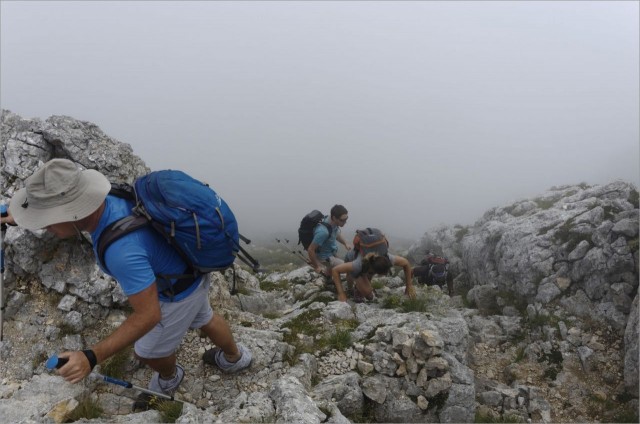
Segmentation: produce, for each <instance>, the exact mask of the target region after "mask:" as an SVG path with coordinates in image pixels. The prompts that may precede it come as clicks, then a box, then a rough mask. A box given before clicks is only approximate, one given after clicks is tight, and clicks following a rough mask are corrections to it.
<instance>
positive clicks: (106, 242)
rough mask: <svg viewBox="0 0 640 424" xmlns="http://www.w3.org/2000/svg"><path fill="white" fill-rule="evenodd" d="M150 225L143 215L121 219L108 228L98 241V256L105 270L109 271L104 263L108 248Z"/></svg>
mask: <svg viewBox="0 0 640 424" xmlns="http://www.w3.org/2000/svg"><path fill="white" fill-rule="evenodd" d="M147 225H149V220H148V219H147V218H145V217H144V216H142V215H129V216H125V217H124V218H121V219H119V220H117V221H115V222H113V223H111V224H109V225H108V226H107V228H105V229H104V230H103V231H102V234H101V235H100V239H98V247H97V249H96V252H97V254H98V261H99V262H100V265H102V267H103V268H104V269H105V270H108V268H107V265H106V264H105V262H104V255H105V253H106V251H107V248H108V247H109V246H110V245H111V243H113V242H114V241H116V240H118V239H120V238H121V237H123V236H124V235H126V234H129V233H131V232H133V231H136V230H137V229H139V228H142V227H144V226H147Z"/></svg>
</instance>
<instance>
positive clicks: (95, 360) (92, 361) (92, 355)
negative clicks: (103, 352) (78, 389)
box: [82, 349, 98, 371]
mask: <svg viewBox="0 0 640 424" xmlns="http://www.w3.org/2000/svg"><path fill="white" fill-rule="evenodd" d="M82 353H84V356H86V357H87V360H88V361H89V366H90V367H91V370H92V371H93V369H94V368H95V366H96V365H98V358H96V354H95V352H94V351H93V350H91V349H86V350H83V351H82Z"/></svg>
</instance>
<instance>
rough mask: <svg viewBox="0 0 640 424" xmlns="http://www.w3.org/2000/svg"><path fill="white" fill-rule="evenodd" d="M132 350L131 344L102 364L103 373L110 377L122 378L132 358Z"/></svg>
mask: <svg viewBox="0 0 640 424" xmlns="http://www.w3.org/2000/svg"><path fill="white" fill-rule="evenodd" d="M131 351H132V347H131V346H129V347H127V348H125V349H122V350H121V351H120V352H117V353H116V354H115V355H113V356H112V357H111V358H109V359H107V360H106V361H104V362H103V363H102V364H100V370H101V371H102V373H103V374H105V375H108V376H109V377H113V378H117V379H122V378H123V377H124V376H125V375H126V368H127V364H128V363H129V359H130V358H131Z"/></svg>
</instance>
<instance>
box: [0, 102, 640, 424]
mask: <svg viewBox="0 0 640 424" xmlns="http://www.w3.org/2000/svg"><path fill="white" fill-rule="evenodd" d="M2 135H3V137H2V156H3V167H2V169H0V182H1V183H2V187H3V189H4V190H6V193H3V194H5V195H6V196H7V197H10V196H11V194H12V193H13V192H15V190H16V189H18V188H20V187H21V186H22V184H23V181H24V179H25V178H26V177H27V176H28V175H30V173H31V172H32V170H33V169H35V168H36V167H37V166H39V165H40V164H42V163H44V162H45V161H47V160H49V159H51V158H53V157H66V158H69V159H71V160H74V161H75V162H77V163H79V164H81V165H82V166H84V167H86V168H95V169H98V170H100V171H101V172H103V173H105V174H106V175H107V176H108V177H109V178H110V179H112V180H113V181H116V182H117V181H127V182H131V181H132V179H133V178H134V177H135V176H137V175H140V174H143V173H145V172H147V171H148V169H147V167H146V166H145V165H144V163H143V162H142V161H141V160H140V159H139V158H137V157H136V156H135V155H133V153H132V149H131V147H130V146H129V145H127V144H125V143H121V142H119V141H117V140H113V139H112V138H110V137H108V136H106V135H105V134H104V133H102V131H100V129H99V128H98V127H97V126H95V125H93V124H91V123H87V122H81V121H77V120H74V119H73V118H69V117H51V118H49V119H47V120H46V121H40V120H37V119H34V120H26V119H22V118H21V117H19V116H17V115H15V114H13V113H11V112H8V111H3V112H2ZM568 199H569V200H568ZM633 211H635V217H634V215H633ZM634 219H635V221H634ZM637 239H638V223H637V191H634V189H633V188H632V187H631V186H630V185H628V184H624V183H619V182H617V183H613V184H611V185H610V186H606V187H580V186H576V187H565V188H561V189H556V190H553V191H552V192H551V193H550V194H549V195H545V196H543V197H541V198H539V199H534V200H531V201H523V202H518V203H516V204H514V205H512V206H509V207H507V208H496V209H494V210H492V211H489V212H487V214H485V216H484V217H483V218H482V219H481V220H480V221H478V222H477V223H476V224H475V225H474V226H473V227H454V228H441V229H437V230H435V231H433V232H429V233H427V234H425V236H424V237H423V239H422V240H421V241H420V243H417V244H416V246H414V248H413V250H412V254H414V255H415V256H417V255H418V254H419V253H421V250H422V249H425V248H430V249H431V250H436V251H438V250H440V251H441V252H443V253H444V254H445V255H447V256H448V257H449V259H450V261H451V269H452V271H453V273H454V274H455V276H456V278H455V284H454V286H455V290H456V291H457V292H459V293H461V292H464V297H462V296H455V297H453V298H451V297H449V296H448V295H447V294H444V293H443V292H442V291H441V290H439V289H438V288H437V287H417V290H418V295H419V298H418V304H419V306H421V308H419V311H413V312H410V311H407V309H411V308H408V305H407V304H406V303H403V301H402V299H403V297H402V294H403V289H404V287H403V286H404V285H403V280H402V278H401V276H395V277H384V278H380V279H378V280H377V286H378V289H377V301H375V302H373V303H364V304H353V303H344V302H338V301H336V295H335V293H334V292H332V291H330V290H328V289H327V287H326V286H325V283H324V281H323V279H322V278H318V276H317V275H315V274H314V273H312V272H311V271H310V269H309V268H308V267H304V268H300V269H297V270H294V271H291V272H286V273H271V274H268V275H259V276H254V275H252V274H250V273H249V272H247V271H245V270H243V269H241V268H240V267H237V266H236V269H235V271H236V281H235V282H234V277H233V273H232V272H231V270H229V271H227V272H226V273H225V274H224V275H222V274H212V277H213V278H212V280H213V281H212V285H211V290H210V294H209V296H210V300H211V303H212V304H213V305H214V309H215V310H216V311H217V312H218V313H220V314H224V315H225V316H226V317H228V320H229V322H230V323H231V325H232V327H233V332H234V334H235V337H236V338H237V339H238V340H239V341H241V342H242V343H244V344H245V345H247V346H248V347H249V348H250V349H251V351H252V353H253V362H252V365H251V367H250V368H249V369H248V370H247V371H244V372H242V373H240V374H237V375H226V374H222V373H220V372H219V371H218V370H217V369H214V368H212V367H209V366H206V365H204V364H203V363H202V361H201V360H200V356H201V354H202V353H203V352H204V351H205V350H206V349H209V348H211V346H210V345H209V342H208V341H207V339H203V338H201V337H200V335H199V334H198V333H197V332H190V333H188V334H187V335H186V337H185V340H184V342H183V344H182V346H181V348H180V350H179V352H178V360H179V362H180V363H181V364H182V365H183V366H184V368H185V370H186V377H185V380H184V382H183V384H182V385H181V387H180V390H179V393H178V398H179V399H181V400H182V401H183V402H184V403H183V407H182V411H181V413H180V417H179V418H178V420H177V422H182V423H190V422H310V423H311V422H332V423H347V422H354V421H358V422H362V421H368V422H473V421H475V420H476V419H477V414H480V417H481V418H486V417H490V418H493V419H496V420H498V419H518V420H520V421H526V420H533V421H536V422H551V421H589V420H606V419H609V420H610V421H611V420H614V419H615V418H616V416H614V415H611V416H607V415H606V413H605V412H602V411H601V409H602V408H600V409H598V410H597V411H596V410H590V409H589V408H588V407H587V402H590V401H591V400H592V399H593V396H595V397H596V398H601V399H602V401H603V403H604V402H605V401H612V400H615V401H620V402H622V401H621V399H625V397H624V396H627V397H628V393H631V394H633V388H634V387H636V388H637V384H638V362H637V357H638V354H637V352H638V350H637V349H638V347H637V346H638V345H637V342H638V322H637V321H638V320H637V308H638V300H637V273H638V266H637V263H638V248H637ZM634 240H635V244H634ZM5 242H6V244H5V246H4V247H5V253H6V256H5V259H6V265H7V266H6V272H5V275H4V277H5V280H4V283H5V288H6V293H7V309H6V314H5V318H7V319H6V321H5V340H4V342H2V343H0V358H1V359H2V361H0V375H2V376H3V377H2V381H1V382H0V416H3V417H7V419H8V420H9V421H11V422H51V421H53V422H61V421H63V420H64V417H65V415H66V414H67V413H69V412H71V411H73V410H75V409H76V408H78V405H79V403H80V402H84V401H86V400H87V399H90V400H93V401H95V402H97V403H98V404H99V405H100V406H101V408H102V409H103V410H104V412H103V415H102V418H100V420H99V421H100V422H125V421H126V422H158V421H161V420H162V419H163V418H162V417H161V416H160V412H158V411H154V410H152V411H147V412H144V413H137V414H132V413H131V411H130V406H131V403H132V398H133V397H134V396H135V394H136V393H135V391H134V390H130V389H123V388H121V387H119V386H114V385H109V384H105V383H101V382H99V381H95V380H91V379H88V380H87V381H86V382H85V384H84V385H69V384H66V383H64V382H63V381H62V380H61V379H60V378H59V377H57V376H55V375H50V374H48V373H47V372H46V371H45V368H44V361H45V360H46V358H47V357H48V355H50V354H51V353H53V352H60V351H63V350H77V349H82V348H84V347H85V346H87V345H91V344H92V343H95V342H96V341H97V340H99V339H101V338H102V337H104V336H105V334H108V333H109V332H111V331H113V330H114V329H115V328H117V326H118V325H119V324H120V323H121V322H122V321H123V320H124V319H125V318H126V316H127V314H128V311H127V308H126V298H125V297H124V296H123V294H122V292H121V291H120V288H119V286H118V285H117V283H116V282H115V281H113V280H112V279H110V278H109V277H108V276H106V275H104V274H102V273H101V272H100V271H99V269H98V268H97V267H96V266H95V263H94V260H93V257H92V253H91V251H90V250H86V249H84V248H83V245H82V244H81V243H78V242H77V241H76V240H67V241H60V240H57V239H54V238H52V237H50V236H49V235H48V234H46V233H45V232H27V231H24V230H21V229H20V228H10V230H9V231H7V235H6V239H5ZM634 276H635V282H634V281H633V277H634ZM234 284H237V289H238V290H237V294H234V295H232V294H231V287H232V286H233V285H234ZM634 299H635V300H634ZM470 305H474V307H473V308H470V307H469V306H470ZM414 306H415V305H414ZM585 317H591V321H588V322H589V323H590V324H591V325H587V320H586V318H585ZM634 317H635V320H634ZM600 325H602V327H600ZM123 367H124V372H125V375H126V379H127V380H130V381H131V382H133V384H135V385H138V386H146V384H147V382H148V381H149V378H150V373H151V372H150V370H149V369H148V368H145V367H140V366H139V364H138V363H137V362H136V361H134V360H133V359H132V358H129V359H128V360H126V361H125V364H124V365H123ZM623 371H625V372H624V377H623ZM627 371H628V373H627ZM603 388H611V390H610V392H611V393H609V392H608V390H606V389H603ZM54 389H55V390H54ZM636 397H637V392H636ZM630 403H631V405H632V406H633V405H635V406H636V407H637V401H636V403H635V404H634V403H633V401H630ZM628 404H629V402H628V403H627V404H625V408H626V406H628ZM567 405H570V407H567ZM636 409H637V408H636ZM616 412H618V411H617V410H616ZM636 416H637V415H636Z"/></svg>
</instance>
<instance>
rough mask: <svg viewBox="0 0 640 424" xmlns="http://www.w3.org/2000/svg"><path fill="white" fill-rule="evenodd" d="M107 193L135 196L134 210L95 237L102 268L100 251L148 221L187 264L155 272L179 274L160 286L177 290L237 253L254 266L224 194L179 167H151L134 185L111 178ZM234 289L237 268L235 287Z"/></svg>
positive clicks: (229, 262) (223, 265) (220, 266)
mask: <svg viewBox="0 0 640 424" xmlns="http://www.w3.org/2000/svg"><path fill="white" fill-rule="evenodd" d="M110 194H112V195H115V196H118V197H122V198H125V199H130V200H133V201H135V203H136V205H135V207H134V208H133V209H132V214H131V215H129V216H126V217H124V218H122V219H120V220H118V221H116V222H114V223H112V224H111V225H109V226H108V227H107V228H105V229H104V231H103V232H102V235H101V236H100V239H99V240H98V248H97V252H98V261H99V262H100V264H101V265H102V267H103V268H104V269H107V267H106V265H105V263H104V255H105V252H106V250H107V248H108V247H109V246H110V245H111V243H113V242H114V241H116V240H118V239H119V238H120V237H122V236H124V235H125V234H129V233H130V232H132V231H136V230H137V229H139V228H142V227H145V226H147V225H150V226H151V227H152V228H153V229H155V230H156V231H157V232H159V233H160V234H162V235H163V236H164V237H165V239H166V240H167V241H168V242H169V243H170V244H171V245H172V246H173V247H174V248H175V249H176V251H177V252H178V254H179V255H180V256H181V257H182V259H183V261H184V262H186V263H187V264H188V266H189V267H188V269H187V270H186V271H185V272H184V274H179V275H158V277H159V284H160V283H161V282H168V280H169V279H178V281H177V282H176V283H175V284H173V286H171V285H168V286H165V287H162V285H161V287H160V289H159V290H160V291H165V290H168V292H169V293H170V294H171V295H176V294H178V293H181V292H182V291H184V290H186V289H187V288H189V287H190V286H191V285H192V284H193V282H194V281H195V279H197V278H198V277H199V276H200V275H203V274H206V273H209V272H213V271H223V270H225V269H227V268H229V267H230V266H231V265H232V264H233V262H234V260H235V259H236V257H238V258H239V259H241V260H242V261H243V262H245V263H246V264H248V265H249V266H250V267H251V268H252V269H253V271H254V272H258V271H260V270H259V266H260V265H259V263H258V262H257V261H256V260H255V259H253V258H252V257H251V256H250V255H249V254H248V253H247V252H246V251H245V250H244V249H243V248H242V247H241V246H240V244H239V240H240V239H242V240H243V241H244V242H245V243H250V240H248V239H246V238H245V237H243V236H242V235H241V234H240V233H239V231H238V223H237V221H236V218H235V216H234V215H233V212H232V211H231V209H230V208H229V206H228V205H227V204H226V203H225V201H224V200H222V198H221V197H220V196H219V195H218V194H217V193H216V192H215V191H214V190H213V189H211V188H210V187H209V186H208V185H206V184H204V183H202V182H200V181H198V180H195V179H194V178H192V177H190V176H189V175H187V174H185V173H184V172H182V171H175V170H164V171H155V172H151V173H149V174H147V175H144V176H142V177H139V178H137V179H136V180H135V181H134V184H133V187H132V186H130V185H128V184H112V189H111V191H110ZM232 291H233V292H235V274H234V288H233V290H232Z"/></svg>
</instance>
